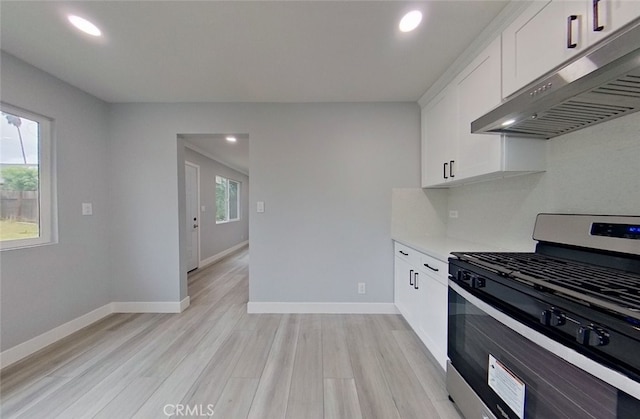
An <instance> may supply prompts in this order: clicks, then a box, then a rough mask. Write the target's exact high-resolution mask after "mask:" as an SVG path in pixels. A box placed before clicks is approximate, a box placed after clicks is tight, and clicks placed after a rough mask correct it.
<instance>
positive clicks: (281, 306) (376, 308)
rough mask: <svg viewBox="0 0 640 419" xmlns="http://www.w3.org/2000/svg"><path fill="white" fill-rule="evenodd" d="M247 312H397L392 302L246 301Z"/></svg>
mask: <svg viewBox="0 0 640 419" xmlns="http://www.w3.org/2000/svg"><path fill="white" fill-rule="evenodd" d="M247 312H248V313H300V314H314V313H317V314H398V313H399V312H398V309H397V308H396V306H395V304H393V303H283V302H259V301H250V302H249V303H247Z"/></svg>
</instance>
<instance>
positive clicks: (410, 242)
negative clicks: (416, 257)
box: [391, 235, 510, 262]
mask: <svg viewBox="0 0 640 419" xmlns="http://www.w3.org/2000/svg"><path fill="white" fill-rule="evenodd" d="M391 238H392V239H393V240H394V241H397V242H398V243H402V244H404V245H405V246H409V247H411V248H412V249H415V250H417V251H419V252H422V253H424V254H427V255H429V256H432V257H434V258H436V259H438V260H441V261H443V262H448V258H449V254H450V253H451V252H508V251H510V249H505V248H500V247H496V246H491V245H488V244H483V243H475V242H470V241H466V240H460V239H454V238H452V237H448V236H420V237H409V236H402V235H394V236H392V237H391Z"/></svg>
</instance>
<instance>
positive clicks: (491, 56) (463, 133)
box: [453, 39, 502, 179]
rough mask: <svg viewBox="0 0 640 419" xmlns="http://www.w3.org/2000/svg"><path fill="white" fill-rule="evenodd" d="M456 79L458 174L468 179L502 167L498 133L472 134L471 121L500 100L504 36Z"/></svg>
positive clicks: (493, 43) (455, 168)
mask: <svg viewBox="0 0 640 419" xmlns="http://www.w3.org/2000/svg"><path fill="white" fill-rule="evenodd" d="M456 80H457V81H456V82H455V96H456V116H457V122H456V130H457V133H456V140H457V144H458V153H457V158H456V159H455V161H454V163H453V165H454V167H453V172H454V176H457V177H458V179H467V178H471V177H475V176H478V175H483V174H486V173H491V172H496V171H499V170H501V147H502V145H501V141H500V137H499V136H497V135H487V134H471V122H472V121H473V120H475V119H477V118H479V117H480V116H482V115H484V114H485V113H486V112H487V111H489V110H491V109H493V108H495V107H496V106H498V105H499V104H500V100H501V96H500V39H496V40H495V41H494V42H492V43H491V45H489V47H488V48H486V49H485V50H484V51H483V52H482V53H481V54H480V55H479V56H478V57H476V59H475V60H474V61H473V62H472V63H471V64H470V65H469V66H468V67H467V68H466V69H465V70H464V71H463V72H462V73H460V75H459V76H458V77H457V79H456Z"/></svg>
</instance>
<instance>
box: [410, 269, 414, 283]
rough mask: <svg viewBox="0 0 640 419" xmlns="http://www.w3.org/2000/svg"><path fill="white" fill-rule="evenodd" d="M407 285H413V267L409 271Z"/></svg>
mask: <svg viewBox="0 0 640 419" xmlns="http://www.w3.org/2000/svg"><path fill="white" fill-rule="evenodd" d="M409 285H411V286H412V287H413V286H414V285H413V269H411V270H410V271H409Z"/></svg>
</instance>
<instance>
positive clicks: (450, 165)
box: [449, 160, 455, 177]
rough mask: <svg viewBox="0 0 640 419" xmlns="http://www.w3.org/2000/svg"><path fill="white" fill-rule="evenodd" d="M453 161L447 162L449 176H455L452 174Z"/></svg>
mask: <svg viewBox="0 0 640 419" xmlns="http://www.w3.org/2000/svg"><path fill="white" fill-rule="evenodd" d="M453 163H455V160H451V161H450V162H449V177H455V176H454V175H453Z"/></svg>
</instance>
